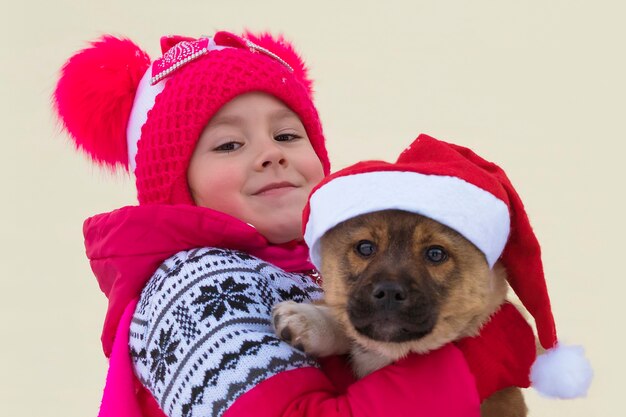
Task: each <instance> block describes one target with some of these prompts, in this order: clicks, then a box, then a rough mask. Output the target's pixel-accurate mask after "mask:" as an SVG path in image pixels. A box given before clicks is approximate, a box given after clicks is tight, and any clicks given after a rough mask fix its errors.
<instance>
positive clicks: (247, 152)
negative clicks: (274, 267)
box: [187, 92, 324, 244]
mask: <svg viewBox="0 0 626 417" xmlns="http://www.w3.org/2000/svg"><path fill="white" fill-rule="evenodd" d="M323 177H324V172H323V169H322V163H321V162H320V160H319V159H318V157H317V155H316V154H315V151H314V150H313V147H312V146H311V143H310V142H309V138H308V136H307V134H306V131H305V129H304V126H303V125H302V122H300V119H299V118H298V116H297V115H296V114H295V113H294V112H292V111H291V110H290V109H289V108H288V107H287V106H285V105H284V104H283V103H282V102H281V101H280V100H278V99H276V98H274V97H272V96H270V95H268V94H264V93H256V92H255V93H247V94H242V95H240V96H238V97H236V98H234V99H233V100H231V101H230V102H228V103H226V104H225V105H224V106H223V107H222V108H221V109H220V110H219V111H218V112H217V113H216V114H215V116H213V118H212V119H211V121H210V122H209V123H208V125H207V126H206V128H205V129H204V131H203V132H202V134H201V135H200V139H199V140H198V144H197V145H196V148H195V150H194V153H193V155H192V157H191V162H190V164H189V169H188V171H187V182H188V184H189V188H190V190H191V195H192V197H193V199H194V201H195V203H196V204H197V205H198V206H203V207H208V208H211V209H214V210H218V211H221V212H223V213H226V214H229V215H231V216H234V217H237V218H238V219H240V220H242V221H244V222H246V223H249V224H251V225H252V226H254V227H255V228H256V229H257V230H258V231H259V232H260V233H261V234H262V235H263V236H265V237H266V238H267V239H268V240H269V241H270V242H272V243H275V244H280V243H285V242H289V241H292V240H299V239H302V210H303V209H304V206H305V204H306V202H307V198H308V196H309V193H310V192H311V189H312V188H313V187H314V186H315V185H316V184H317V183H318V182H319V181H321V180H322V178H323Z"/></svg>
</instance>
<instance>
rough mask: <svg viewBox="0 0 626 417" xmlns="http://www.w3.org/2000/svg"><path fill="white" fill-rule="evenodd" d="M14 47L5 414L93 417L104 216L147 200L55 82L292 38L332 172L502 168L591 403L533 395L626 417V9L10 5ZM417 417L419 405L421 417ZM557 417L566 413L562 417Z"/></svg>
mask: <svg viewBox="0 0 626 417" xmlns="http://www.w3.org/2000/svg"><path fill="white" fill-rule="evenodd" d="M1 10H2V12H1V15H2V17H1V25H0V31H1V32H0V34H1V35H2V36H1V39H2V46H1V47H0V48H2V50H1V54H0V56H1V57H2V58H1V60H2V64H1V65H0V86H1V90H0V97H1V99H0V115H1V116H0V117H2V136H3V138H2V151H1V152H0V169H1V170H2V172H1V174H0V181H1V182H0V190H1V195H2V197H1V198H2V204H1V205H0V234H1V242H0V265H1V269H0V326H1V327H0V335H1V336H0V337H1V342H0V375H1V376H0V414H2V415H5V416H42V415H50V416H63V417H73V416H76V417H78V416H81V417H83V416H95V415H96V413H97V410H98V405H99V401H100V395H101V389H102V386H103V383H104V375H105V370H106V361H105V359H104V357H103V356H102V354H101V350H100V345H99V333H100V328H101V324H102V319H103V317H104V312H105V305H106V304H105V299H104V296H103V295H102V294H101V293H100V291H99V289H98V287H97V285H96V281H95V279H93V277H92V276H91V272H90V270H89V266H88V264H87V261H86V259H85V257H84V249H83V246H82V236H81V226H82V221H83V219H85V218H86V217H87V216H89V215H92V214H95V213H99V212H103V211H108V210H111V209H114V208H116V207H119V206H122V205H126V204H133V203H134V202H135V197H134V191H133V182H132V180H131V179H129V178H128V177H127V176H124V175H121V176H112V175H110V174H107V173H104V172H102V171H99V170H97V169H95V168H93V167H92V166H90V165H89V164H88V163H87V162H86V160H85V159H84V158H83V157H82V156H80V155H78V154H76V153H75V152H73V150H72V146H71V145H70V144H69V142H68V140H67V138H66V137H65V136H63V135H62V134H60V133H59V131H58V128H57V127H56V125H55V120H54V118H53V116H52V115H51V112H50V109H49V97H50V94H51V91H52V88H53V85H54V83H55V77H56V74H57V70H58V68H59V67H60V66H61V65H62V63H63V61H64V60H65V59H66V58H67V57H68V56H69V55H70V54H71V53H72V52H74V51H75V50H77V49H78V48H80V47H82V46H84V45H85V41H87V40H91V39H93V38H95V37H97V36H99V35H101V34H103V33H114V34H122V35H126V36H128V37H130V38H131V39H133V40H134V41H135V42H137V43H138V44H139V45H141V46H142V47H143V48H145V49H146V50H147V51H148V52H149V53H150V54H151V55H152V56H153V57H155V56H156V54H157V52H158V45H159V37H160V36H161V35H164V34H172V33H180V34H186V35H190V36H199V35H202V34H211V33H213V32H214V31H215V30H218V29H229V30H233V31H239V30H241V29H242V28H244V27H248V28H251V29H254V30H263V29H270V30H272V31H275V32H283V33H285V34H287V35H288V37H289V38H290V39H291V40H293V41H294V43H295V44H296V45H297V46H298V47H299V49H300V50H301V51H302V53H303V54H304V56H305V57H306V58H307V60H308V62H309V64H310V67H311V74H312V76H313V77H314V78H315V79H316V80H317V84H316V86H317V96H316V98H317V103H318V106H319V110H320V113H321V116H322V119H323V121H324V123H325V130H326V134H327V138H328V147H329V149H330V152H331V159H332V162H333V164H334V168H335V169H338V168H341V167H343V166H346V165H347V164H349V163H352V162H355V161H357V160H360V159H366V158H382V159H392V158H394V157H395V156H397V154H398V153H399V152H400V151H401V150H402V149H403V147H404V146H405V145H407V144H408V143H409V142H410V141H411V140H412V139H413V138H414V137H415V136H416V135H417V134H418V133H420V132H426V133H430V134H431V135H434V136H435V137H438V138H440V139H444V140H448V141H453V142H457V143H459V144H463V145H466V146H470V147H472V148H474V149H475V150H476V151H477V152H478V153H480V154H482V155H483V156H484V157H486V158H488V159H491V160H493V161H496V162H498V163H499V164H501V166H502V167H504V168H505V169H506V170H507V172H508V174H509V176H510V178H511V179H512V181H513V182H514V184H516V186H517V188H518V191H519V192H520V194H521V195H522V197H523V199H524V201H525V204H526V207H527V209H528V212H529V214H530V216H531V220H532V222H533V224H534V227H535V230H536V233H537V235H538V237H539V239H540V241H541V242H542V244H543V251H544V262H545V269H546V273H547V277H548V285H549V288H550V291H551V295H552V301H553V310H554V314H555V317H556V319H557V325H558V330H559V332H560V335H561V338H562V340H564V341H567V342H570V343H580V344H583V345H585V346H586V348H587V352H588V356H589V357H590V359H591V360H592V362H593V365H594V368H595V372H596V378H595V382H594V385H593V386H592V388H591V391H590V392H589V395H588V398H586V399H582V400H576V401H567V402H563V401H554V400H546V399H543V398H540V397H539V396H538V395H537V394H536V393H534V392H532V391H531V392H530V393H529V394H528V398H529V403H530V407H531V410H532V412H531V415H533V416H554V415H561V416H585V417H589V416H610V415H624V414H623V410H622V409H620V408H618V405H619V404H622V403H623V401H620V399H621V398H623V396H624V394H623V392H624V388H623V387H624V384H623V381H624V373H625V371H626V367H625V366H624V356H625V355H624V353H623V352H622V351H623V346H622V344H623V340H624V337H623V336H622V334H623V331H624V330H623V329H624V324H623V319H624V314H623V310H622V309H621V308H619V307H620V304H622V303H623V294H624V292H623V290H624V280H625V279H626V276H625V274H624V268H623V263H624V259H625V257H626V255H625V253H624V243H623V242H624V238H623V235H624V232H625V231H626V230H625V227H624V226H625V222H624V185H623V182H624V181H623V180H624V174H623V165H624V141H625V140H626V135H625V132H626V128H625V127H624V125H625V124H626V117H625V110H626V105H625V100H626V85H625V84H626V83H625V81H624V77H625V74H626V52H625V41H626V25H624V17H625V16H626V6H624V2H622V1H619V0H615V1H609V0H598V1H579V0H532V1H519V0H514V1H509V0H506V1H504V0H500V1H497V0H493V1H488V0H475V1H456V2H455V1H441V0H440V1H437V0H413V1H406V2H394V1H383V2H381V1H367V0H353V1H340V0H331V1H313V0H310V1H307V2H303V3H300V2H296V1H286V2H278V1H272V0H263V1H254V2H244V1H237V0H229V1H220V2H216V1H209V0H204V1H176V2H174V1H171V2H158V1H154V0H153V1H129V0H115V1H97V2H96V1H84V0H82V1H79V0H75V1H69V0H57V1H49V2H48V1H40V2H34V1H28V0H20V1H8V0H2V8H1ZM416 407H419V404H416ZM557 413H558V414H557Z"/></svg>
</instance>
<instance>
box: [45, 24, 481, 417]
mask: <svg viewBox="0 0 626 417" xmlns="http://www.w3.org/2000/svg"><path fill="white" fill-rule="evenodd" d="M161 46H162V50H163V56H162V57H160V58H159V59H156V60H155V61H153V62H150V59H149V57H148V56H147V55H146V53H144V52H143V51H141V50H140V49H139V48H138V47H137V46H136V45H135V44H133V43H132V42H130V41H128V40H123V39H116V38H113V37H111V36H105V37H103V38H102V39H100V40H98V41H96V42H94V43H92V44H91V46H90V47H88V48H86V49H84V50H82V51H79V52H78V53H77V54H76V55H74V56H73V57H71V58H70V59H69V60H68V62H67V64H66V65H65V66H64V68H63V69H62V73H61V76H60V79H59V81H58V85H57V88H56V90H55V93H54V103H55V107H56V110H57V112H58V114H59V117H60V119H61V120H62V122H63V124H64V126H65V128H66V130H67V131H68V132H69V134H70V136H71V137H72V138H73V140H74V141H75V143H76V145H77V147H78V148H80V149H81V150H83V151H85V152H86V153H87V154H88V155H90V156H91V158H92V159H93V160H94V161H95V162H96V163H97V164H100V165H104V166H108V167H116V166H119V165H122V166H123V167H124V168H125V169H127V170H129V171H130V172H132V173H134V175H135V177H136V187H137V195H138V200H139V205H137V206H128V207H123V208H121V209H118V210H115V211H113V212H110V213H105V214H100V215H97V216H94V217H92V218H90V219H87V221H86V222H85V225H84V235H85V244H86V248H87V255H88V257H89V259H90V262H91V267H92V269H93V271H94V273H95V275H96V277H97V279H98V282H99V284H100V288H101V289H102V291H103V292H104V293H105V295H106V296H107V297H108V300H109V305H108V311H107V315H106V319H105V323H104V329H103V333H102V344H103V348H104V353H105V355H106V356H107V357H109V359H110V362H109V372H108V376H107V382H106V387H105V392H104V396H103V401H102V405H101V409H100V415H101V416H133V417H138V416H142V415H143V416H162V415H163V414H165V415H167V416H171V417H173V416H177V417H178V416H229V417H232V416H250V415H255V416H268V417H269V416H305V415H306V416H391V415H404V416H434V415H437V416H456V417H458V416H478V415H479V398H478V394H477V390H476V385H475V382H474V380H473V377H472V375H471V373H470V371H469V366H468V363H467V362H466V360H465V359H464V357H463V355H462V353H461V352H460V351H459V349H458V348H456V347H453V346H445V347H444V348H442V349H440V350H438V351H436V352H433V353H432V354H429V355H426V356H418V355H412V356H409V357H407V358H405V359H403V360H401V361H399V362H397V363H394V364H392V365H390V366H388V367H385V368H383V369H381V370H379V371H377V372H375V373H373V374H371V375H369V376H367V377H366V378H363V379H362V380H359V381H356V382H354V381H353V378H352V376H351V373H350V370H349V367H348V366H347V365H346V363H345V361H344V359H343V358H337V357H335V358H329V359H328V360H325V361H324V362H320V361H316V360H315V359H314V358H311V357H307V356H306V355H305V354H304V353H303V352H301V351H299V350H298V349H295V348H293V347H291V346H290V345H289V344H287V343H284V342H282V341H281V340H280V339H279V338H278V337H277V336H276V335H274V332H273V330H272V323H271V320H270V317H271V307H272V306H273V305H274V304H275V303H277V302H279V301H283V300H296V301H307V300H314V299H316V298H318V297H319V296H320V292H321V290H320V287H319V276H318V275H317V273H316V271H315V269H314V267H313V265H312V264H310V262H309V260H308V249H307V247H306V246H305V244H304V242H303V240H302V233H301V228H302V224H301V213H302V209H303V207H304V206H305V204H306V200H307V196H308V194H309V192H310V191H311V189H312V187H313V186H314V185H315V184H316V183H317V182H319V181H320V180H321V179H322V178H323V177H324V176H325V175H327V174H328V173H329V170H330V167H329V160H328V156H327V153H326V148H325V145H324V136H323V133H322V128H321V125H320V121H319V117H318V114H317V111H316V108H315V106H314V104H313V101H312V84H311V81H310V80H309V78H308V77H307V71H306V68H305V66H304V63H303V61H302V60H301V59H300V57H299V56H298V55H297V54H296V53H295V51H294V50H293V48H292V47H291V45H290V44H288V43H287V42H285V41H284V40H283V39H281V38H278V39H276V38H273V37H271V36H269V35H260V36H254V35H252V34H245V35H243V36H236V35H233V34H231V33H227V32H218V33H216V34H215V35H214V36H213V37H206V38H200V39H191V38H182V37H165V38H163V39H162V40H161Z"/></svg>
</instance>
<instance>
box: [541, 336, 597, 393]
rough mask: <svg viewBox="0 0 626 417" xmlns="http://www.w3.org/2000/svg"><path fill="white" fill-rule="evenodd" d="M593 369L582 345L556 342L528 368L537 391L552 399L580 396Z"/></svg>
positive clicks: (585, 389)
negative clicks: (567, 344)
mask: <svg viewBox="0 0 626 417" xmlns="http://www.w3.org/2000/svg"><path fill="white" fill-rule="evenodd" d="M592 378H593V369H592V368H591V364H590V363H589V360H588V359H587V358H586V357H585V350H584V349H583V347H582V346H564V345H561V344H558V345H557V346H555V347H553V348H552V349H549V350H547V351H546V352H545V353H543V354H541V355H539V356H538V357H537V359H536V360H535V363H534V364H533V366H532V368H531V369H530V382H531V385H532V386H533V388H535V389H536V390H537V391H538V392H539V393H540V394H542V395H545V396H547V397H552V398H576V397H584V396H585V395H586V394H587V390H588V389H589V386H590V385H591V380H592Z"/></svg>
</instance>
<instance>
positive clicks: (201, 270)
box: [130, 248, 322, 417]
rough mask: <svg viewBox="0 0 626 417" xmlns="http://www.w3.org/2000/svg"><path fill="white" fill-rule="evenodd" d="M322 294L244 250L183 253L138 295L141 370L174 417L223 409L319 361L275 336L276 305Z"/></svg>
mask: <svg viewBox="0 0 626 417" xmlns="http://www.w3.org/2000/svg"><path fill="white" fill-rule="evenodd" d="M321 294H322V290H321V289H320V287H319V286H318V285H317V284H316V283H315V282H313V281H312V280H311V279H309V277H308V276H306V275H302V274H296V273H287V272H285V271H283V270H281V269H280V268H277V267H276V266H274V265H272V264H269V263H267V262H264V261H262V260H260V259H258V258H255V257H252V256H250V255H248V254H246V253H244V252H239V251H233V250H223V249H216V248H203V249H196V250H191V251H184V252H180V253H178V254H176V255H175V256H173V257H172V258H170V259H168V260H167V261H165V263H163V265H161V267H160V268H159V269H158V270H157V272H156V273H155V274H154V275H153V277H152V278H151V279H150V281H149V282H148V284H147V285H146V287H145V289H144V290H143V292H142V294H141V297H140V299H139V304H138V305H137V309H136V310H135V314H134V316H133V320H132V323H131V327H130V347H131V355H132V357H133V362H134V367H135V371H136V373H137V375H138V377H139V379H140V381H141V382H142V384H143V385H144V386H145V387H147V388H148V389H149V390H150V392H151V393H152V395H153V396H154V397H155V398H156V400H157V402H158V403H159V404H160V406H161V408H162V409H163V410H164V411H165V413H166V414H167V415H168V416H176V417H182V416H185V417H186V416H200V415H202V416H212V417H216V416H221V415H223V414H224V412H225V411H226V410H227V409H228V408H229V407H230V406H231V405H232V403H233V402H234V401H235V400H236V399H237V398H238V397H240V396H241V395H242V394H244V393H245V392H247V391H248V390H250V389H251V388H253V387H254V386H255V385H257V384H258V383H259V382H261V381H264V380H266V379H268V378H270V377H272V376H274V375H276V374H279V373H281V372H284V371H288V370H292V369H298V368H305V367H318V366H319V365H318V364H317V363H316V362H315V361H314V360H313V359H312V358H309V357H307V356H306V355H305V354H304V353H303V352H300V351H298V350H296V349H294V348H292V347H291V346H289V345H288V344H286V343H283V342H281V340H280V339H279V338H278V337H276V336H275V335H274V332H273V330H272V326H271V311H272V306H273V305H275V304H276V303H278V302H280V301H284V300H294V301H297V302H305V301H310V300H312V299H317V298H320V297H321Z"/></svg>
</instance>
